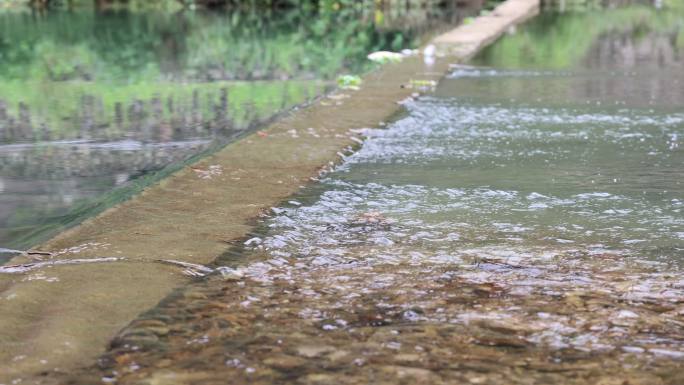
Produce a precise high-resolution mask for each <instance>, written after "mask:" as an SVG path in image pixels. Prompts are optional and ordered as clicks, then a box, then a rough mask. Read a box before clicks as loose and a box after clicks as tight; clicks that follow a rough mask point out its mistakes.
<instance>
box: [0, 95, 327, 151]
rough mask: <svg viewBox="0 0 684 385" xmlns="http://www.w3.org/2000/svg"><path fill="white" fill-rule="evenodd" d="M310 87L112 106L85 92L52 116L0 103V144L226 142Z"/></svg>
mask: <svg viewBox="0 0 684 385" xmlns="http://www.w3.org/2000/svg"><path fill="white" fill-rule="evenodd" d="M310 86H311V87H310ZM314 86H315V85H287V84H283V85H280V86H279V89H275V88H274V89H273V90H265V91H264V92H266V93H268V94H266V95H264V92H262V93H259V91H256V93H255V94H254V95H248V97H247V98H245V97H242V98H241V100H239V101H238V102H237V103H231V101H230V98H229V89H228V87H221V88H218V89H217V90H216V91H217V92H200V91H199V90H198V89H194V90H193V91H192V92H191V93H190V95H189V97H187V98H183V97H178V96H177V95H174V94H171V95H168V96H166V97H163V98H162V97H160V96H158V95H157V96H153V97H152V98H150V99H147V100H143V99H138V98H135V97H131V99H132V100H131V101H128V102H123V101H115V102H113V103H111V102H110V103H106V102H105V101H104V100H103V99H104V97H96V96H94V95H88V94H85V95H80V96H77V97H76V100H73V101H72V103H71V104H72V105H73V106H74V107H73V108H71V109H70V110H68V111H58V113H56V114H55V113H53V111H50V110H47V111H44V110H42V109H41V108H40V107H41V106H37V108H35V110H37V111H34V110H32V109H31V107H30V106H29V105H28V104H27V103H26V102H24V101H20V102H18V103H17V108H16V109H14V111H11V110H10V108H9V103H7V102H6V101H4V100H2V99H0V143H4V144H8V143H22V142H51V141H58V140H76V139H83V140H94V141H117V140H124V139H127V140H137V141H140V142H143V143H158V142H168V141H174V140H175V141H177V140H186V139H190V138H208V137H209V138H225V137H230V136H232V135H234V134H235V132H236V131H241V130H244V129H245V128H247V127H249V126H250V125H254V124H255V123H256V122H258V121H259V120H262V119H265V118H268V117H270V116H271V115H273V114H274V113H276V112H278V111H280V110H282V109H284V108H287V107H288V106H292V105H295V104H298V103H301V102H303V101H305V100H307V99H309V98H311V97H312V96H313V94H314V93H315V92H316V91H313V90H312V89H311V88H313V87H314ZM253 88H258V86H254V87H253ZM294 88H296V89H294ZM292 91H295V92H292ZM132 96H134V95H132ZM65 98H67V96H65ZM250 99H253V100H250ZM69 111H71V113H69Z"/></svg>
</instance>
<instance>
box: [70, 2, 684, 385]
mask: <svg viewBox="0 0 684 385" xmlns="http://www.w3.org/2000/svg"><path fill="white" fill-rule="evenodd" d="M682 15H683V13H682V9H681V8H679V9H672V8H670V9H668V8H664V9H660V10H659V9H655V8H653V7H650V6H643V5H635V6H628V7H623V8H617V9H611V10H593V11H592V12H570V13H566V14H561V13H556V12H548V13H545V14H543V15H542V16H540V17H538V18H537V19H535V20H533V21H532V22H530V23H529V24H528V25H526V26H524V27H523V28H520V29H519V30H518V31H516V32H515V33H513V34H511V35H510V36H507V37H505V38H503V39H502V40H501V41H500V42H498V43H497V44H495V45H494V46H492V47H491V48H489V49H487V50H485V51H484V52H483V53H482V54H481V55H480V56H479V57H477V58H476V59H474V60H473V62H472V63H471V64H472V65H473V66H455V67H454V68H453V71H452V72H451V73H450V75H449V76H448V77H447V78H446V79H444V80H443V81H442V82H440V84H439V85H438V86H437V87H436V89H435V90H434V92H432V93H430V94H429V95H426V96H423V97H420V98H417V99H415V100H412V101H408V102H407V103H406V104H405V111H404V113H403V114H402V115H401V116H397V117H396V118H395V119H393V120H392V121H391V122H390V123H388V124H386V125H385V126H384V127H381V128H377V129H364V130H362V133H363V134H364V135H365V136H366V137H367V140H366V141H365V143H364V144H363V145H362V147H361V148H360V150H359V151H358V152H357V153H355V154H353V155H351V156H349V157H347V158H346V159H345V161H344V163H343V164H342V165H341V166H339V167H338V168H336V169H335V170H334V171H333V172H331V173H329V174H327V175H325V176H324V177H323V178H322V180H321V181H320V182H319V183H317V184H315V185H313V186H310V187H308V188H307V189H306V190H305V191H303V192H302V193H301V194H300V195H299V196H296V197H293V198H292V199H290V200H288V201H287V202H283V204H282V205H281V207H277V208H274V209H273V213H272V215H271V216H270V217H269V218H267V219H264V220H263V221H262V223H261V225H260V230H259V231H258V232H255V233H254V234H253V237H251V238H250V239H247V240H245V242H244V245H243V246H241V247H238V248H236V250H234V251H233V252H229V253H227V254H226V255H225V257H224V258H221V259H220V260H219V261H217V263H216V266H214V267H215V268H216V271H217V273H216V274H211V275H209V276H207V277H205V278H202V279H200V280H199V281H198V282H197V283H196V284H193V285H190V286H189V287H186V288H183V289H180V290H178V291H177V292H176V293H175V294H174V295H172V296H171V297H169V298H167V299H166V300H165V301H163V302H162V303H161V304H160V305H159V306H158V307H157V308H155V309H152V310H150V311H149V312H147V313H145V314H143V315H142V316H141V317H140V318H139V319H138V320H136V321H134V322H133V323H132V324H131V325H130V326H129V327H128V328H126V329H125V330H123V331H122V332H121V333H120V335H119V336H118V337H117V338H116V339H115V340H114V341H113V342H112V344H111V349H110V351H109V352H108V353H107V354H106V355H105V356H103V357H102V359H101V360H100V365H99V366H98V367H97V368H91V369H89V370H87V371H84V372H83V373H81V374H78V375H76V376H75V377H74V381H76V382H78V381H83V383H87V381H90V380H92V378H93V377H92V376H95V377H96V378H97V379H99V380H102V381H105V382H117V383H123V384H128V383H130V384H134V383H135V384H139V383H145V384H157V383H164V384H175V383H178V384H181V383H182V384H192V383H198V384H199V383H202V384H213V383H216V384H219V383H223V381H225V379H226V378H230V379H231V381H232V383H236V384H237V383H250V384H272V383H302V384H330V383H340V384H360V383H379V384H380V383H382V384H384V383H387V384H399V383H406V384H412V383H430V384H440V383H465V384H468V383H470V384H550V383H554V384H597V385H598V384H601V385H610V384H615V385H618V384H623V385H624V384H643V385H647V384H648V385H651V384H672V385H676V384H682V383H684V373H682V371H681V365H682V362H683V361H684V274H683V273H682V270H681V269H682V265H683V264H682V262H683V261H684V211H683V210H684V186H683V185H682V181H684V147H683V145H682V138H683V137H684V110H682V106H684V71H682V69H683V68H684V16H682ZM599 20H600V22H598V21H599Z"/></svg>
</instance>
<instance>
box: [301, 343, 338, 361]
mask: <svg viewBox="0 0 684 385" xmlns="http://www.w3.org/2000/svg"><path fill="white" fill-rule="evenodd" d="M334 350H335V349H334V348H333V347H331V346H326V345H302V346H299V347H298V348H297V354H299V355H300V356H303V357H307V358H314V357H319V356H321V355H323V354H325V353H330V352H332V351H334Z"/></svg>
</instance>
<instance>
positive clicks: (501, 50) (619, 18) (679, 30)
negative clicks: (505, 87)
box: [474, 0, 684, 69]
mask: <svg viewBox="0 0 684 385" xmlns="http://www.w3.org/2000/svg"><path fill="white" fill-rule="evenodd" d="M569 3H570V1H569ZM682 4H684V1H680V0H671V1H669V2H666V4H664V6H663V8H662V9H656V8H654V7H653V6H647V5H632V6H628V7H624V8H617V9H592V10H587V11H579V10H577V9H575V10H574V11H572V12H565V13H559V12H548V13H543V14H542V15H540V16H539V18H540V20H538V22H535V23H532V24H531V25H529V26H526V27H523V28H520V29H519V31H517V32H516V33H515V34H514V35H513V36H509V37H507V38H506V39H502V40H500V41H499V42H497V43H496V44H494V45H492V46H490V47H488V48H487V49H485V50H484V51H483V52H482V53H480V55H478V57H477V58H475V59H474V63H476V64H477V63H485V62H486V63H489V64H490V65H492V64H493V65H495V66H497V67H502V68H549V69H563V68H569V67H572V66H573V65H574V64H576V63H577V62H579V61H581V60H583V59H584V58H585V57H586V54H587V52H589V50H590V49H591V47H592V46H593V44H594V43H595V42H596V41H597V38H598V37H600V36H601V35H602V34H606V33H609V32H618V33H630V34H637V35H641V36H646V35H647V34H649V33H651V32H656V33H661V34H669V35H671V36H672V37H673V39H676V44H675V45H676V46H677V47H680V48H684V12H682V10H684V7H683V6H682ZM637 38H638V36H637Z"/></svg>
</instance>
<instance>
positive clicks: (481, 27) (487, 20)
mask: <svg viewBox="0 0 684 385" xmlns="http://www.w3.org/2000/svg"><path fill="white" fill-rule="evenodd" d="M539 3H540V1H539V0H515V1H506V2H504V3H503V4H501V5H500V6H498V7H497V8H496V9H495V10H494V11H492V12H491V13H490V14H488V15H483V16H480V17H478V18H477V20H476V21H475V22H473V23H471V24H465V25H462V26H460V27H458V28H456V29H454V30H452V31H450V32H447V33H445V34H443V35H440V36H438V37H437V38H435V39H434V44H435V45H436V46H437V48H438V49H439V51H441V52H442V53H444V54H448V55H451V56H456V57H459V58H461V60H467V59H470V58H471V57H473V56H474V55H475V54H476V53H477V52H478V51H479V50H480V49H482V48H483V47H485V46H487V45H488V44H491V43H492V42H494V41H495V40H496V39H498V38H499V37H500V36H501V35H502V34H504V33H505V32H506V31H508V30H509V29H510V28H512V27H515V25H517V24H519V23H521V22H523V21H525V20H527V19H529V18H530V17H532V16H534V15H536V14H537V13H538V12H539Z"/></svg>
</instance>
